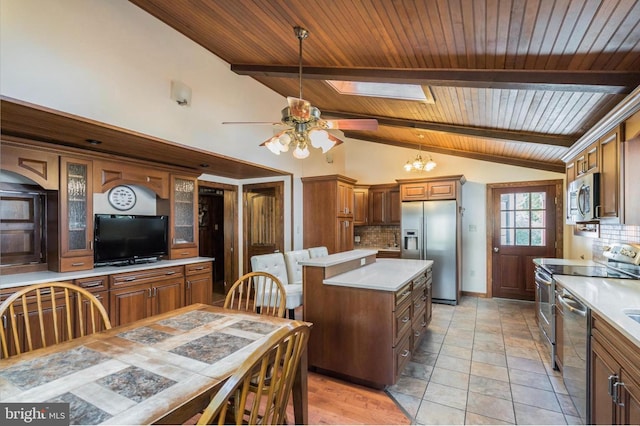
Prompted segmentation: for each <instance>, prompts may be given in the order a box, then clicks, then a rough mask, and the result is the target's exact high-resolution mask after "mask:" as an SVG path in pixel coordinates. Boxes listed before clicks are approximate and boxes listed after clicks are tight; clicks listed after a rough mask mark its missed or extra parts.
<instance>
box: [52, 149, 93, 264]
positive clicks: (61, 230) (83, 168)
mask: <svg viewBox="0 0 640 426" xmlns="http://www.w3.org/2000/svg"><path fill="white" fill-rule="evenodd" d="M92 180H93V172H92V162H91V160H84V159H76V158H70V157H60V191H59V203H60V205H59V212H60V213H59V218H58V227H56V226H50V227H48V231H47V232H49V233H50V234H49V237H50V240H51V241H58V244H59V246H58V247H57V252H56V251H54V250H52V249H53V244H50V246H49V256H48V258H49V268H50V269H51V270H54V271H57V272H70V271H80V270H86V269H92V268H93V192H92V189H93V185H92ZM51 222H52V220H51V218H50V220H49V223H51ZM49 228H50V229H49ZM51 232H52V233H53V234H51Z"/></svg>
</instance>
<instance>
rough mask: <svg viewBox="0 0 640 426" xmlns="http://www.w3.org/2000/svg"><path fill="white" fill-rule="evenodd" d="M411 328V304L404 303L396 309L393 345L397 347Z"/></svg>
mask: <svg viewBox="0 0 640 426" xmlns="http://www.w3.org/2000/svg"><path fill="white" fill-rule="evenodd" d="M410 328H411V304H410V303H405V304H403V305H400V307H399V308H398V309H396V312H395V315H394V322H393V344H394V345H397V344H398V341H399V340H401V339H402V338H403V337H404V336H405V335H406V334H407V333H408V331H409V329H410Z"/></svg>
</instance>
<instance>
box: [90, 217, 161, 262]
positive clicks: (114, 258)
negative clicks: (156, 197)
mask: <svg viewBox="0 0 640 426" xmlns="http://www.w3.org/2000/svg"><path fill="white" fill-rule="evenodd" d="M168 224H169V220H168V216H143V215H120V214H97V215H95V221H94V250H93V257H94V263H95V265H96V266H100V265H111V264H132V263H137V262H142V261H148V260H154V259H157V258H159V257H160V256H163V255H166V254H167V253H168V252H167V242H168V239H169V238H168V235H167V232H168Z"/></svg>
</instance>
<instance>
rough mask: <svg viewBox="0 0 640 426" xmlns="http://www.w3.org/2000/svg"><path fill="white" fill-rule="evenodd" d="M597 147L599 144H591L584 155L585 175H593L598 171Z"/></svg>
mask: <svg viewBox="0 0 640 426" xmlns="http://www.w3.org/2000/svg"><path fill="white" fill-rule="evenodd" d="M599 145H600V143H599V142H595V143H593V144H591V146H590V147H589V148H587V150H586V151H585V153H584V158H585V167H586V170H585V172H586V173H594V172H597V171H598V166H599V164H600V162H599V153H598V151H599V150H598V147H599Z"/></svg>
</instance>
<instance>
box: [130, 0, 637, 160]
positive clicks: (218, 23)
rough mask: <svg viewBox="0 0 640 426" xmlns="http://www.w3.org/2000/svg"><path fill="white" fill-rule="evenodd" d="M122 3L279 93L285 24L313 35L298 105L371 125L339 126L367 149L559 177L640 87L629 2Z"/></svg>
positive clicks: (289, 80)
mask: <svg viewBox="0 0 640 426" xmlns="http://www.w3.org/2000/svg"><path fill="white" fill-rule="evenodd" d="M130 1H131V2H132V3H134V4H136V5H137V6H139V7H140V8H142V9H143V10H145V11H147V12H148V13H150V14H152V15H153V16H155V17H157V18H158V19H160V20H161V21H163V22H164V23H166V24H167V25H169V26H171V27H173V28H174V29H176V30H177V31H179V32H181V33H183V34H184V35H185V36H187V37H189V38H191V39H192V40H194V41H195V42H197V43H199V44H200V45H202V46H203V47H204V48H206V49H208V50H209V51H211V52H212V53H213V54H215V55H216V56H218V57H220V58H221V59H223V60H224V61H226V62H228V63H229V64H230V68H231V70H232V71H234V72H236V73H238V74H241V75H248V76H251V77H253V78H254V79H256V80H257V81H259V82H261V83H262V84H264V85H265V86H267V87H269V88H271V89H273V90H274V91H275V92H277V93H279V94H281V95H283V96H296V97H297V96H298V95H299V81H298V77H299V74H298V48H299V46H298V39H297V38H296V37H295V35H294V32H293V27H294V26H301V27H304V28H306V29H308V30H309V33H310V35H309V37H308V38H307V39H306V40H304V45H303V64H304V67H303V98H304V99H306V100H308V101H310V102H311V104H312V105H313V106H315V107H317V108H319V109H320V111H321V112H322V117H323V118H332V117H335V118H376V119H378V122H379V127H378V129H377V130H375V131H353V130H350V131H345V136H347V137H352V138H357V139H361V140H365V141H370V142H372V143H383V144H389V145H395V146H402V147H412V148H413V147H415V148H416V149H417V148H419V147H420V146H421V147H422V149H423V150H426V151H430V152H434V153H444V154H449V155H456V156H461V157H469V158H476V159H481V160H488V161H494V162H498V163H506V164H513V165H520V166H524V167H531V168H536V169H544V170H551V171H563V170H564V163H563V162H562V161H561V160H560V158H561V157H562V156H563V155H564V154H565V153H566V152H567V151H568V148H569V147H571V146H572V145H573V144H574V143H575V142H576V141H577V140H578V139H579V138H580V137H581V136H582V135H583V134H584V133H585V132H586V131H587V130H589V129H590V128H591V127H592V126H593V125H594V124H595V123H596V122H598V120H600V119H601V118H602V117H603V116H604V115H605V114H606V113H607V112H608V111H610V110H611V109H612V108H613V107H614V106H615V105H616V104H618V103H619V102H620V101H621V100H622V99H624V97H625V96H626V94H628V93H630V92H631V91H633V89H635V88H636V87H637V86H638V85H640V1H637V0H601V1H597V0H486V1H485V0H280V1H277V0H272V1H269V0H130ZM329 79H330V80H342V81H365V82H386V83H403V84H407V83H410V84H418V85H421V86H423V87H426V88H428V90H430V92H431V94H432V95H433V98H434V99H435V103H433V104H429V103H425V102H417V101H405V100H398V99H385V98H379V97H364V96H357V95H346V94H340V93H338V92H337V91H335V90H334V89H333V88H332V87H331V86H330V85H329V84H328V83H327V82H326V80H329ZM283 106H284V105H283ZM273 117H274V120H279V118H280V111H273ZM246 119H247V121H251V120H252V117H246Z"/></svg>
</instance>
